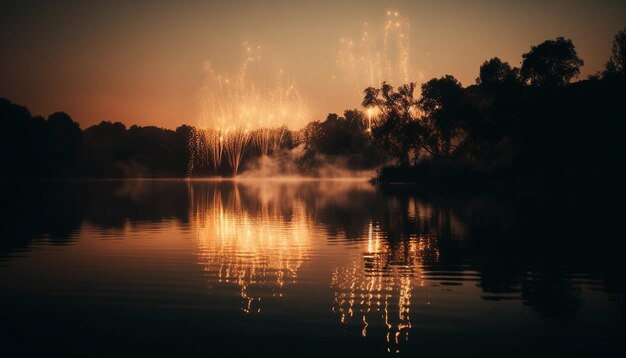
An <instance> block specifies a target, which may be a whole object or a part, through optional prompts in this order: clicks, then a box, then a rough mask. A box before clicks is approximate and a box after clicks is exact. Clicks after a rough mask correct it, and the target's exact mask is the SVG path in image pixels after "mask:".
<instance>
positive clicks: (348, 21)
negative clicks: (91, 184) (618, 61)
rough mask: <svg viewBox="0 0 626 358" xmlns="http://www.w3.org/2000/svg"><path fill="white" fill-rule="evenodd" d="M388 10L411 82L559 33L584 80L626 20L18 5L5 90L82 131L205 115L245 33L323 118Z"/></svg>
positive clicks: (287, 6) (290, 4)
mask: <svg viewBox="0 0 626 358" xmlns="http://www.w3.org/2000/svg"><path fill="white" fill-rule="evenodd" d="M388 11H392V12H394V13H395V12H396V11H397V12H398V13H399V17H398V18H401V19H402V21H403V22H402V23H403V24H404V23H408V24H410V26H407V27H406V30H405V31H406V35H407V36H408V39H409V41H408V54H409V59H408V73H409V79H410V80H411V81H415V82H418V83H421V82H424V81H426V80H428V79H430V78H432V77H439V76H442V75H444V74H451V75H454V76H455V77H456V78H458V79H459V80H460V81H461V83H462V84H463V85H464V86H467V85H470V84H473V83H474V80H475V78H476V77H477V75H478V69H479V66H480V65H481V63H482V62H483V61H485V60H487V59H489V58H491V57H494V56H498V57H500V58H501V59H503V60H505V61H508V62H509V63H510V64H511V65H515V66H519V65H520V61H521V55H522V53H524V52H528V50H529V49H530V46H531V45H536V44H538V43H540V42H542V41H544V40H547V39H554V38H555V37H557V36H563V37H565V38H571V39H572V41H573V43H574V44H575V46H576V50H577V51H578V55H579V56H580V57H581V58H582V59H583V60H584V61H585V65H584V67H583V68H582V73H581V76H579V79H584V78H586V77H587V76H588V75H589V74H593V73H595V72H597V71H599V70H601V69H602V68H603V66H604V64H605V63H606V61H607V60H608V58H609V55H610V49H611V42H612V40H613V36H614V35H615V34H616V33H617V32H618V31H619V30H621V29H623V28H624V26H626V2H625V1H549V0H548V1H545V0H544V1H540V0H536V1H535V0H528V1H510V2H509V1H507V2H504V1H495V0H480V1H451V0H448V1H336V0H335V1H327V2H326V1H310V2H304V1H177V2H165V1H128V2H126V1H113V2H109V1H106V2H105V1H102V2H96V1H93V2H92V1H89V2H85V1H50V2H41V3H35V2H31V1H20V2H19V3H18V2H15V3H11V4H3V5H2V11H1V12H0V31H1V33H2V36H0V46H1V48H2V51H1V52H0V97H6V98H8V99H10V100H11V101H13V102H15V103H18V104H22V105H25V106H27V107H28V108H29V109H30V110H31V112H32V113H33V114H35V115H44V116H47V115H48V114H50V113H52V112H55V111H65V112H67V113H68V114H70V115H71V116H72V118H73V119H74V120H76V121H78V122H79V123H80V124H81V127H82V128H86V127H88V126H90V125H93V124H96V123H99V122H100V121H103V120H110V121H121V122H124V123H126V124H127V125H131V124H139V125H157V126H163V127H166V128H175V127H177V126H179V125H181V124H194V123H196V121H197V120H198V114H199V111H200V109H199V107H200V106H199V102H200V101H201V97H202V91H200V88H201V86H202V84H203V82H204V81H205V80H206V78H207V69H208V68H210V69H211V70H212V71H214V72H216V73H220V74H224V75H226V76H228V75H229V74H233V73H235V72H236V71H237V70H238V68H239V67H240V66H241V64H242V63H243V60H244V58H245V53H244V52H245V51H244V46H242V44H243V43H244V42H246V41H247V42H248V43H250V44H254V46H257V45H258V46H261V47H262V49H263V56H264V59H266V60H265V61H266V63H267V64H268V65H267V66H266V67H267V68H272V70H267V71H270V72H271V71H273V69H276V68H280V69H282V70H283V71H284V74H285V76H287V77H288V78H289V79H291V80H293V81H294V82H295V84H296V86H297V87H298V89H299V91H300V93H301V94H302V96H303V97H304V99H305V101H306V103H307V104H308V107H309V108H310V111H309V117H310V118H309V119H310V120H318V119H323V118H324V117H325V114H326V113H329V112H338V113H341V112H343V110H344V109H347V108H354V107H357V106H358V105H359V101H358V98H359V94H358V93H355V90H354V88H353V86H351V84H350V83H348V81H347V80H346V76H345V73H344V72H345V68H342V67H341V66H340V65H339V63H338V62H341V61H340V59H339V57H340V56H341V47H340V46H341V45H340V39H341V38H358V37H360V36H361V33H362V32H363V26H364V23H365V22H367V23H368V26H369V29H370V32H371V33H372V34H373V35H372V36H381V37H382V32H383V30H382V29H383V26H384V24H385V22H386V21H388V19H387V15H386V14H387V12H388ZM394 21H395V20H394ZM374 44H377V45H376V46H378V45H381V44H382V41H377V42H376V41H375V42H374ZM379 47H381V48H377V49H374V51H383V50H382V46H379ZM269 64H271V65H269Z"/></svg>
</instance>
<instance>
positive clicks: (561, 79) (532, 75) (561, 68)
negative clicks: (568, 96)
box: [521, 37, 584, 86]
mask: <svg viewBox="0 0 626 358" xmlns="http://www.w3.org/2000/svg"><path fill="white" fill-rule="evenodd" d="M522 58H523V61H522V68H521V75H522V78H523V79H524V81H527V82H528V83H530V84H531V85H537V86H563V85H565V84H567V83H569V82H570V80H571V79H572V78H574V77H578V75H579V74H580V67H581V66H582V65H584V61H583V60H581V59H580V58H579V57H578V54H577V53H576V49H575V47H574V44H573V43H572V40H569V39H567V40H566V39H564V38H563V37H557V38H556V40H546V41H544V42H542V43H540V44H539V45H537V46H532V47H531V48H530V51H529V52H527V53H525V54H523V55H522Z"/></svg>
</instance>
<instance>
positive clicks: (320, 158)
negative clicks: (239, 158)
mask: <svg viewBox="0 0 626 358" xmlns="http://www.w3.org/2000/svg"><path fill="white" fill-rule="evenodd" d="M308 154H309V153H307V152H306V150H305V146H304V144H301V145H299V146H297V147H294V148H293V149H290V150H282V151H280V152H278V153H275V154H274V155H272V156H260V157H258V158H256V159H253V160H248V161H247V163H246V166H245V168H244V169H245V170H244V171H242V173H241V174H240V175H239V176H240V177H241V178H331V179H342V178H346V179H347V178H354V179H356V178H363V179H366V178H371V177H373V176H375V174H376V171H375V170H374V169H366V170H359V169H349V165H348V164H349V163H348V159H347V158H345V157H335V156H326V155H321V154H314V155H308Z"/></svg>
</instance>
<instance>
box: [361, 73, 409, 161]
mask: <svg viewBox="0 0 626 358" xmlns="http://www.w3.org/2000/svg"><path fill="white" fill-rule="evenodd" d="M414 92H415V83H409V84H405V85H402V86H400V87H398V89H397V90H396V91H394V89H393V86H391V85H390V84H388V83H386V82H383V83H382V85H381V87H380V88H375V87H368V88H366V89H365V90H364V91H363V95H364V98H363V102H362V105H363V107H366V108H372V107H373V108H375V109H376V110H377V111H376V112H377V113H378V114H377V116H376V118H374V120H373V121H372V128H371V131H372V137H373V140H374V142H375V143H376V144H377V145H378V146H379V147H380V149H382V150H383V151H384V152H385V153H387V154H389V155H391V156H392V157H394V158H396V159H397V160H398V162H399V164H400V166H402V167H406V166H408V165H409V153H410V152H413V153H414V154H415V155H417V154H418V152H419V151H418V149H417V148H418V136H417V132H418V131H417V129H418V122H417V120H416V109H417V101H416V99H415V97H414Z"/></svg>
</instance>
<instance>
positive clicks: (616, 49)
mask: <svg viewBox="0 0 626 358" xmlns="http://www.w3.org/2000/svg"><path fill="white" fill-rule="evenodd" d="M615 73H618V74H624V73H626V27H624V29H623V30H622V31H620V32H618V33H617V34H616V35H615V38H614V39H613V47H612V49H611V58H609V62H607V64H606V70H605V75H607V74H609V75H610V74H615Z"/></svg>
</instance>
